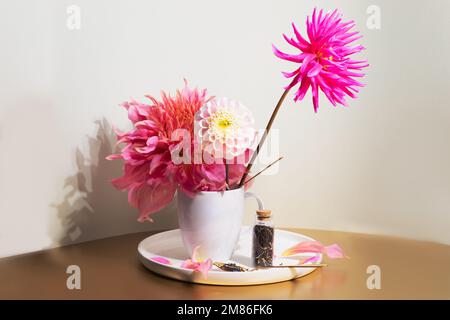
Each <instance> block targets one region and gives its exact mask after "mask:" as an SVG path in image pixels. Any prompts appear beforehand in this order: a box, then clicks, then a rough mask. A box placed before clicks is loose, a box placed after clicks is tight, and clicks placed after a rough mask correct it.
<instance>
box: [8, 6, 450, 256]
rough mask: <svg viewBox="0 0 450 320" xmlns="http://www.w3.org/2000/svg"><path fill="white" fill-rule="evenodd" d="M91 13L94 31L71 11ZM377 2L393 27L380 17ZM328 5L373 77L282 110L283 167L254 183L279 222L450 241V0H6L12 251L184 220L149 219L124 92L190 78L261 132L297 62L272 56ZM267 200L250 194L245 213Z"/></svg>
mask: <svg viewBox="0 0 450 320" xmlns="http://www.w3.org/2000/svg"><path fill="white" fill-rule="evenodd" d="M72 4H75V5H78V6H79V7H80V8H81V29H80V30H75V31H70V30H68V29H67V27H66V19H67V14H66V8H67V6H69V5H72ZM371 4H375V5H379V6H380V8H381V10H382V15H381V18H382V21H381V29H380V30H369V29H367V28H366V19H367V17H368V16H367V14H366V9H367V7H368V6H369V5H371ZM315 5H317V6H319V7H324V8H328V9H331V8H334V7H338V8H340V9H341V10H342V11H343V12H344V13H345V15H346V16H347V17H351V18H353V19H355V20H356V21H357V23H358V28H359V29H360V30H361V31H362V32H363V34H364V35H365V38H364V40H363V43H364V45H365V46H366V47H367V48H368V50H367V51H366V54H367V56H368V58H369V60H370V63H371V67H370V70H369V72H368V76H367V77H366V83H368V86H367V87H366V88H365V89H364V90H363V92H362V94H361V96H360V98H359V99H358V100H356V101H353V102H352V103H351V108H348V109H345V108H339V109H334V108H332V107H330V105H329V104H328V103H327V102H326V101H325V99H324V98H323V96H322V97H321V108H320V110H319V113H318V114H314V113H313V110H312V106H311V102H310V96H309V95H308V96H307V99H306V100H305V101H303V102H301V103H298V104H294V103H293V102H292V99H289V101H288V102H287V103H286V104H285V105H284V107H283V109H282V110H281V112H280V114H279V117H278V119H277V121H276V123H275V127H276V128H278V129H280V131H279V133H280V138H281V145H280V148H279V149H280V153H281V154H283V155H284V156H285V159H284V160H283V162H282V163H281V165H280V167H279V173H278V174H277V175H272V176H264V177H261V178H258V180H257V182H256V184H255V186H254V190H255V191H256V192H257V193H259V194H260V195H261V196H262V197H263V198H264V199H265V202H266V205H267V206H269V207H271V208H272V209H273V211H274V212H275V213H276V219H277V220H276V221H277V224H278V225H279V226H297V227H306V228H320V229H336V230H349V231H357V232H369V233H380V234H391V235H397V236H406V237H412V238H419V239H430V240H435V241H440V242H445V243H450V232H449V228H450V142H449V138H450V109H449V102H448V101H449V99H450V86H449V80H448V79H449V76H450V62H449V59H448V57H449V56H450V41H449V40H450V39H449V38H450V36H449V32H450V28H449V27H450V17H449V16H450V2H449V1H444V0H441V1H437V0H436V1H429V2H425V1H406V0H402V1H400V0H397V1H387V0H378V1H372V0H370V1H361V0H358V1H357V0H354V1H349V0H348V1H333V2H332V3H331V1H294V0H292V1H275V0H273V1H261V0H258V1H256V0H255V1H237V0H232V1H210V0H209V1H208V0H202V1H198V0H192V1H167V0H164V1H163V0H158V1H155V0H153V1H106V0H105V1H99V0H96V1H92V0H90V1H87V0H72V1H66V0H64V1H61V0H58V1H57V0H54V1H50V0H46V1H44V0H41V1H25V0H19V1H18V0H16V1H8V2H7V1H2V2H1V3H0V21H1V27H0V39H2V45H1V49H0V70H1V71H0V153H1V156H0V256H6V255H12V254H19V253H23V252H29V251H33V250H39V249H42V248H46V247H50V246H56V245H60V244H67V243H73V242H78V241H85V240H90V239H94V238H100V237H106V236H110V235H115V234H121V233H127V232H134V231H139V230H148V229H162V228H173V227H175V226H176V215H175V211H174V210H175V208H174V206H173V205H172V206H170V207H169V208H167V209H166V210H164V212H162V213H159V214H157V215H156V219H155V220H156V222H155V224H153V225H151V224H144V225H143V224H139V223H138V222H136V221H135V218H136V212H135V210H133V209H130V208H129V206H128V205H127V201H126V195H125V194H122V193H119V192H117V191H116V190H114V189H113V188H112V187H111V186H110V185H109V182H108V180H109V179H111V178H113V177H117V176H119V175H120V170H121V166H120V164H119V163H111V162H107V161H105V160H104V157H105V156H106V155H107V154H109V153H110V152H111V150H112V149H111V148H112V147H111V143H112V142H113V141H112V140H111V129H110V126H111V124H114V125H117V126H118V127H119V128H122V129H126V128H127V125H128V123H127V119H126V113H125V112H124V111H123V110H122V109H121V108H119V107H118V106H117V105H118V103H120V102H122V101H124V100H127V99H129V98H131V97H135V98H140V97H142V96H143V95H144V94H147V93H151V94H158V93H159V91H160V90H161V89H164V90H172V91H173V90H174V89H175V88H179V87H180V86H182V79H183V77H187V78H188V79H189V80H190V82H191V83H192V84H193V85H198V86H201V87H203V86H204V87H207V88H208V89H209V91H210V92H211V93H212V94H215V95H217V96H228V97H234V98H238V99H240V100H242V101H243V102H244V103H245V104H246V105H247V106H248V107H250V108H251V109H252V110H253V111H254V113H255V117H256V119H257V123H258V125H259V126H260V127H263V126H264V125H265V123H266V121H267V119H268V117H269V115H270V112H271V110H272V108H273V106H274V104H275V102H276V100H277V99H278V97H279V95H280V94H281V92H282V86H283V85H285V83H286V81H285V79H283V77H282V76H281V74H280V71H281V70H288V69H290V68H289V65H288V64H287V63H283V62H281V61H279V60H277V59H276V58H275V57H274V56H273V55H272V53H271V47H270V45H271V43H276V44H278V45H280V47H282V48H283V49H287V46H286V45H285V44H284V43H283V40H282V38H281V33H282V32H288V33H289V32H291V31H290V22H291V21H297V23H298V24H299V25H302V24H303V21H304V20H305V17H306V15H307V14H309V13H310V12H311V11H312V8H313V7H314V6H315ZM253 210H254V208H253V207H251V206H250V205H249V207H248V214H247V218H246V220H247V222H249V221H251V220H252V212H253Z"/></svg>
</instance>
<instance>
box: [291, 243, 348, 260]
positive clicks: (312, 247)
mask: <svg viewBox="0 0 450 320" xmlns="http://www.w3.org/2000/svg"><path fill="white" fill-rule="evenodd" d="M302 253H322V254H325V255H326V256H327V257H328V258H330V259H342V258H348V257H347V256H346V255H345V254H344V251H343V250H342V249H341V247H340V246H339V245H338V244H332V245H329V246H324V245H323V244H322V243H320V242H319V241H304V242H300V243H297V244H296V245H294V246H292V247H290V248H288V249H286V250H285V251H283V253H282V256H283V257H288V256H293V255H296V254H302ZM311 261H313V258H308V259H307V260H305V261H303V263H307V262H311ZM315 261H317V260H315Z"/></svg>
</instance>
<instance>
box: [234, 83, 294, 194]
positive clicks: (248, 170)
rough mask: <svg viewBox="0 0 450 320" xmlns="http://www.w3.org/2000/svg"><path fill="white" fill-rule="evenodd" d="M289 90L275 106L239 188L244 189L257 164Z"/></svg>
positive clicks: (289, 87)
mask: <svg viewBox="0 0 450 320" xmlns="http://www.w3.org/2000/svg"><path fill="white" fill-rule="evenodd" d="M289 90H291V86H288V87H287V88H286V90H284V92H283V94H282V95H281V97H280V100H278V103H277V105H276V106H275V109H274V110H273V112H272V115H271V116H270V119H269V122H268V123H267V126H266V129H265V130H264V133H263V135H262V137H261V140H259V143H258V146H257V147H256V151H255V152H254V153H253V155H252V158H251V159H250V162H249V163H248V164H247V168H246V169H245V172H244V174H243V175H242V178H241V181H240V182H239V187H242V185H243V184H244V181H245V179H246V178H247V176H248V174H249V173H250V170H251V169H252V166H253V163H254V162H255V160H256V157H257V156H258V154H259V151H260V150H261V148H262V146H263V144H264V142H265V141H266V138H267V135H268V134H269V131H270V128H272V124H273V121H274V120H275V118H276V116H277V113H278V110H280V108H281V105H282V104H283V101H284V99H285V98H286V96H287V94H288V93H289Z"/></svg>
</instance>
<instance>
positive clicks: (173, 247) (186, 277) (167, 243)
mask: <svg viewBox="0 0 450 320" xmlns="http://www.w3.org/2000/svg"><path fill="white" fill-rule="evenodd" d="M251 236H252V234H251V228H250V227H248V226H247V227H242V230H241V234H240V237H239V242H238V245H237V247H236V250H235V252H234V255H233V257H232V258H231V260H230V261H220V262H237V263H239V264H242V265H245V266H248V267H252V263H251V239H252V238H251ZM303 241H314V239H312V238H310V237H307V236H305V235H302V234H299V233H293V232H289V231H284V230H279V229H276V230H275V239H274V255H275V258H274V261H273V265H279V264H283V265H295V264H298V262H299V259H300V258H305V257H310V256H311V255H303V256H302V255H298V256H296V257H295V258H294V257H293V258H278V257H280V256H281V253H282V252H283V251H284V250H285V249H287V248H289V247H291V246H293V245H295V244H297V243H299V242H303ZM138 253H139V258H140V260H141V262H142V263H143V264H144V266H145V267H147V268H148V269H150V270H151V271H153V272H156V273H158V274H160V275H163V276H166V277H169V278H173V279H177V280H181V281H187V282H192V283H201V284H212V285H226V286H234V285H257V284H265V283H275V282H281V281H287V280H291V279H295V278H298V277H301V276H304V275H307V274H309V273H311V272H312V271H314V270H315V268H314V267H311V268H270V269H258V270H255V271H249V272H227V271H222V270H220V269H218V268H217V267H215V266H213V268H212V269H211V270H210V271H209V272H208V276H207V278H204V277H203V276H202V275H201V274H200V273H198V272H193V271H192V270H189V269H184V268H181V267H180V265H181V263H182V262H183V261H184V260H186V259H188V258H190V257H188V254H187V252H186V251H185V249H184V246H183V241H182V240H181V235H180V229H176V230H171V231H166V232H161V233H158V234H155V235H152V236H150V237H148V238H146V239H144V240H142V241H141V242H140V243H139V245H138ZM154 257H163V258H165V259H167V260H169V261H170V265H167V264H162V263H159V262H156V261H153V260H150V259H152V258H154ZM321 261H322V256H321V255H320V257H319V259H318V260H317V261H316V262H315V263H321ZM214 262H216V261H214Z"/></svg>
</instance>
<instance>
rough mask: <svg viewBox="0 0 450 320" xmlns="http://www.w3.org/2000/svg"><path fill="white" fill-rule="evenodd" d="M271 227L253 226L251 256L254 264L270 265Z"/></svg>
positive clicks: (271, 259) (271, 249) (272, 232)
mask: <svg viewBox="0 0 450 320" xmlns="http://www.w3.org/2000/svg"><path fill="white" fill-rule="evenodd" d="M273 236H274V229H273V227H269V226H264V225H255V226H254V227H253V257H254V261H253V262H254V264H255V266H260V267H270V266H272V261H273Z"/></svg>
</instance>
